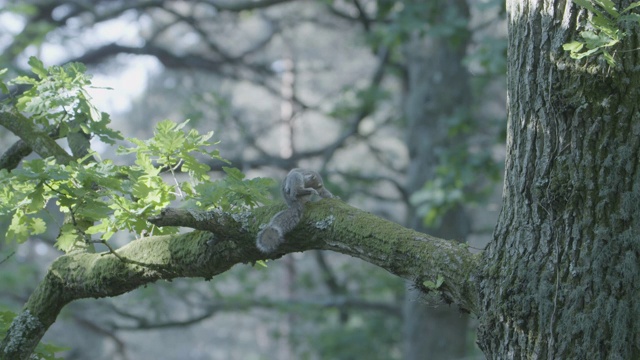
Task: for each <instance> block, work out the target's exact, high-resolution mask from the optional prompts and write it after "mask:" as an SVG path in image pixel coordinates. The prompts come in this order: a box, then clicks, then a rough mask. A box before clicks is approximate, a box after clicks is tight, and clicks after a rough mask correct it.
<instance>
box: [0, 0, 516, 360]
mask: <svg viewBox="0 0 640 360" xmlns="http://www.w3.org/2000/svg"><path fill="white" fill-rule="evenodd" d="M0 4H1V7H0V48H1V49H2V51H1V52H0V68H8V69H9V71H8V74H6V75H7V77H14V76H18V75H27V74H28V69H29V64H28V60H29V57H30V56H37V57H38V58H40V59H41V60H42V61H43V62H44V64H45V65H47V66H48V65H62V64H65V63H68V62H72V61H77V62H82V63H84V64H85V65H86V66H87V69H88V73H89V74H93V85H94V86H96V88H91V89H88V90H87V96H89V97H91V98H92V101H93V103H94V104H96V105H97V107H98V108H99V110H100V111H104V112H106V113H108V114H110V117H111V121H112V125H113V127H114V128H115V129H116V130H118V131H120V132H122V134H123V135H124V136H125V137H138V138H140V139H147V138H149V137H150V136H151V132H152V130H153V128H154V127H155V126H156V124H158V123H160V122H161V121H162V120H164V119H171V120H173V121H176V122H182V121H184V120H185V119H190V122H189V124H188V126H193V127H194V128H196V129H198V130H199V131H200V133H202V134H205V133H208V132H210V131H214V132H215V135H214V138H213V140H214V141H220V143H219V144H218V145H217V147H218V149H219V150H220V154H221V156H222V157H224V158H226V159H229V160H230V161H231V165H232V166H234V167H237V168H239V169H241V170H242V171H243V172H244V173H245V174H247V176H248V177H249V178H253V177H257V176H262V177H273V178H275V179H276V180H278V181H280V180H281V179H282V178H283V177H284V175H285V174H286V173H287V172H288V170H289V169H291V168H293V167H307V168H311V169H314V170H317V171H319V172H320V173H321V174H322V175H323V177H324V178H325V182H326V185H327V187H328V188H329V189H330V190H331V191H332V192H333V193H334V194H336V195H338V196H340V197H341V198H342V199H343V200H344V201H347V202H348V203H350V204H352V205H354V206H357V207H359V208H362V209H366V210H368V211H371V212H372V213H375V214H377V215H379V216H382V217H385V218H388V219H391V220H393V221H396V222H399V223H402V224H405V225H407V226H411V227H414V228H417V229H419V230H422V231H427V232H429V233H433V234H436V235H439V236H443V237H447V238H455V239H457V240H460V241H467V242H468V243H469V244H470V246H471V248H476V249H481V248H482V247H483V246H484V243H485V242H486V241H487V240H488V238H489V237H490V236H491V231H492V226H493V224H495V218H496V217H497V212H498V206H497V205H496V204H497V203H499V201H498V200H497V199H498V198H499V196H500V189H499V187H498V186H499V185H498V184H499V183H500V182H499V180H500V177H501V174H502V170H501V163H502V159H503V157H504V150H503V147H504V146H503V142H504V131H505V129H504V126H505V125H504V124H505V122H504V118H505V110H504V102H505V101H504V99H505V90H504V75H505V55H506V42H505V34H506V26H505V22H504V10H503V4H502V2H501V1H495V0H484V1H473V2H466V1H459V0H458V1H443V0H437V1H429V2H424V1H418V0H415V1H391V0H355V1H348V0H344V1H330V0H325V1H288V0H256V1H250V0H246V1H245V0H242V1H218V0H207V1H168V0H164V1H162V0H138V1H136V0H134V1H124V0H98V1H57V0H52V1H51V0H50V1H37V0H26V1H7V0H4V1H2V0H0ZM15 141H16V138H15V136H13V135H12V134H11V133H10V132H8V131H6V130H4V129H0V143H1V144H2V147H1V148H2V149H7V148H8V147H9V146H11V145H12V144H13V143H14V142H15ZM120 143H121V142H120ZM91 147H92V149H93V150H95V151H96V152H98V153H99V154H101V156H103V157H105V158H107V157H111V156H112V155H114V154H115V152H116V149H117V146H112V145H109V144H107V143H105V142H102V141H100V140H99V139H92V141H91ZM3 152H4V151H3ZM125 159H127V157H125ZM128 159H129V160H128V161H131V163H133V161H134V159H133V158H132V157H131V158H128ZM203 161H204V160H203ZM206 164H207V165H208V166H210V167H211V169H212V170H211V172H210V175H211V177H212V178H213V179H216V178H220V177H221V176H222V174H223V173H224V171H223V166H226V164H225V163H223V162H222V161H219V160H216V159H212V160H207V163H206ZM272 192H273V198H274V199H275V200H277V201H280V200H279V194H278V189H277V186H274V187H273V190H272ZM49 215H50V216H49V217H48V220H47V221H53V222H55V221H61V220H60V219H61V214H60V213H59V212H58V211H57V210H56V209H55V208H53V207H52V208H51V209H50V211H49ZM9 222H10V219H0V227H1V228H2V229H0V230H5V229H6V228H7V226H8V225H9ZM3 233H4V231H3ZM57 235H58V234H56V233H54V232H52V231H48V232H46V233H44V234H40V235H37V236H31V237H30V238H29V240H28V241H27V243H25V244H23V245H20V246H18V245H16V244H15V243H11V242H0V304H2V307H3V309H10V310H13V311H17V310H19V309H20V307H21V305H22V304H23V303H24V302H25V301H26V298H27V297H28V295H29V294H30V293H31V291H32V290H33V288H34V287H35V285H36V284H37V282H38V280H39V279H40V278H41V277H42V274H43V272H44V271H45V270H46V268H47V266H48V264H49V262H50V261H51V260H52V259H54V258H55V257H56V256H58V255H59V253H58V252H57V250H56V249H55V248H54V247H53V244H54V242H55V239H56V237H57ZM114 241H116V242H118V241H119V242H120V244H123V243H126V242H128V241H131V239H130V238H129V237H126V236H120V237H119V238H115V239H114ZM267 265H268V267H267V268H262V267H250V266H244V267H236V268H234V269H232V271H229V272H227V273H225V274H223V275H221V276H219V277H216V278H215V279H213V280H212V281H209V282H203V281H194V280H183V281H174V282H172V283H160V284H155V285H154V286H150V287H147V288H143V289H139V290H137V291H134V292H132V293H129V294H126V295H124V296H121V297H118V298H114V299H100V300H83V301H79V302H76V303H74V304H71V305H70V306H68V307H67V308H66V309H65V310H64V311H63V316H62V317H61V318H60V320H59V321H58V322H57V323H56V324H55V325H54V326H53V327H52V329H51V330H50V331H49V332H48V333H47V335H46V336H45V341H46V342H52V343H55V344H59V345H63V346H66V347H68V348H69V350H68V351H66V352H64V353H63V356H64V358H66V359H88V358H91V359H146V358H159V359H358V358H366V359H412V358H428V359H456V358H458V359H463V358H464V359H475V358H478V359H479V358H482V355H481V354H480V352H479V351H477V350H476V349H475V347H474V341H473V337H472V335H471V334H473V331H472V329H473V327H474V326H475V324H474V320H473V319H466V318H465V315H462V314H459V312H458V311H457V309H450V308H449V307H448V306H447V305H443V304H441V303H440V302H439V301H438V299H425V298H423V297H418V298H416V297H415V294H412V292H411V290H412V289H411V285H406V284H404V283H403V282H402V281H401V280H399V279H397V278H395V277H393V276H391V275H389V274H387V273H385V272H384V271H382V270H380V269H377V268H373V267H372V266H369V265H368V264H365V263H362V262H361V261H357V260H354V259H350V258H346V257H344V256H340V255H338V254H333V253H324V252H309V253H303V254H291V255H288V256H287V257H285V258H283V259H282V260H280V261H277V262H269V263H268V264H267ZM444 313H446V316H445V315H443V314H444ZM451 319H454V320H453V321H452V320H451ZM425 324H430V325H431V327H426V328H425V327H424V325H425Z"/></svg>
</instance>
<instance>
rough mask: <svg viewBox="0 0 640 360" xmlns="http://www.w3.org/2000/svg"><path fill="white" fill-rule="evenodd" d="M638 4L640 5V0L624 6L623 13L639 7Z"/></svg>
mask: <svg viewBox="0 0 640 360" xmlns="http://www.w3.org/2000/svg"><path fill="white" fill-rule="evenodd" d="M638 6H640V1H636V2H634V3H632V4H631V5H629V6H627V7H626V8H624V10H622V12H623V13H625V12H627V11H630V10H633V9H635V8H637V7H638Z"/></svg>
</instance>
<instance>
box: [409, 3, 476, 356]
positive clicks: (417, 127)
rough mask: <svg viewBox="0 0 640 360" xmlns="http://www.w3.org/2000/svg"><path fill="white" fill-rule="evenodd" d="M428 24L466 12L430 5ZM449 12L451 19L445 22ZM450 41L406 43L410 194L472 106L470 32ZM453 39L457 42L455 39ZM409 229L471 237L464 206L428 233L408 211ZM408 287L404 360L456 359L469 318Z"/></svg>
mask: <svg viewBox="0 0 640 360" xmlns="http://www.w3.org/2000/svg"><path fill="white" fill-rule="evenodd" d="M431 6H432V9H430V10H431V11H430V14H432V16H433V17H434V18H433V19H430V20H429V24H430V25H432V27H433V28H435V27H443V26H452V25H447V24H445V23H443V20H442V19H445V18H446V19H451V18H458V19H462V20H463V21H462V24H466V23H467V22H468V19H469V10H468V6H467V3H466V2H465V1H453V2H447V1H438V2H434V3H433V4H432V5H431ZM445 12H448V13H449V15H450V16H443V14H444V13H445ZM454 30H455V31H454V32H453V33H454V36H438V35H436V34H432V33H429V32H427V34H426V35H425V36H417V35H416V36H415V37H414V38H413V39H412V40H411V41H409V42H408V43H407V45H406V46H405V49H404V54H405V57H406V61H407V84H406V93H405V98H406V100H405V117H406V119H407V123H408V126H407V146H408V148H409V156H410V164H409V170H408V172H407V191H408V193H409V194H411V193H414V192H415V191H418V190H420V189H421V188H422V187H423V186H424V184H425V183H426V182H427V181H430V180H433V179H434V177H435V176H436V169H437V167H438V166H439V165H442V164H440V157H439V153H442V152H445V151H453V150H452V149H451V148H452V147H454V146H455V145H458V144H457V143H456V141H457V142H462V141H463V140H462V139H461V138H459V137H458V138H456V139H451V137H450V136H449V132H450V126H451V125H450V122H449V120H450V119H451V118H452V117H454V116H460V113H461V112H462V113H465V114H466V113H468V108H469V106H470V98H471V95H470V87H469V75H468V72H467V69H466V68H465V67H464V65H463V59H464V57H465V55H466V50H467V46H468V31H467V29H466V27H465V28H455V29H454ZM454 37H455V38H454ZM407 217H408V221H407V226H408V227H410V228H413V229H416V230H418V231H422V232H426V233H429V234H433V235H435V236H438V237H442V238H445V239H455V240H458V241H465V239H466V237H467V236H468V235H469V218H468V215H467V214H466V212H465V211H464V209H463V207H462V206H457V207H455V208H454V209H452V210H451V211H449V212H448V213H447V214H445V215H444V216H443V220H442V221H441V225H440V226H436V227H432V228H428V227H426V226H425V225H424V222H423V220H422V218H423V216H422V215H420V214H417V213H416V209H415V208H411V209H410V210H409V213H408V216H407ZM413 286H414V285H412V284H408V285H407V298H406V300H405V305H404V318H405V326H404V327H405V329H404V330H405V337H404V339H405V340H404V341H405V346H404V350H405V351H404V358H405V359H416V360H417V359H425V358H429V359H456V358H461V357H463V356H464V355H465V351H466V350H467V340H466V339H467V336H466V335H467V332H468V316H467V315H466V314H463V313H461V312H460V311H459V310H458V309H457V308H455V307H450V306H447V305H446V304H438V305H434V304H433V303H431V302H429V301H427V299H425V298H424V296H423V295H421V294H420V292H419V291H418V290H416V289H413Z"/></svg>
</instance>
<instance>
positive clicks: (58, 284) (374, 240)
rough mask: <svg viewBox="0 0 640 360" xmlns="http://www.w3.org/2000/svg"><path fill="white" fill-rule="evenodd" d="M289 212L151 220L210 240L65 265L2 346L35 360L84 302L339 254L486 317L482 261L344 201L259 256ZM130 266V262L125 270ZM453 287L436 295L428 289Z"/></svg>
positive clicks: (177, 214)
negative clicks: (479, 282)
mask: <svg viewBox="0 0 640 360" xmlns="http://www.w3.org/2000/svg"><path fill="white" fill-rule="evenodd" d="M281 208H282V205H280V206H269V207H263V208H259V209H255V210H253V211H252V212H246V213H243V214H235V215H232V214H226V213H221V212H211V211H210V212H199V211H193V210H183V209H168V210H167V211H165V213H164V214H163V215H160V216H158V217H155V218H153V219H150V221H151V222H153V223H154V224H156V225H159V226H169V225H175V226H185V225H186V226H190V227H193V228H196V229H207V230H209V231H193V232H190V233H187V234H182V235H167V236H153V237H147V238H143V239H140V240H136V241H133V242H131V243H129V244H127V245H126V246H124V247H122V248H120V249H118V250H116V251H117V253H118V254H119V257H116V256H115V255H114V254H110V253H102V254H95V253H74V254H67V255H64V256H61V257H59V258H58V259H57V260H55V261H54V263H53V264H52V265H51V267H50V269H49V271H48V273H47V274H46V276H45V278H44V279H43V280H42V282H41V283H40V284H39V285H38V287H37V288H36V290H35V291H34V292H33V294H32V295H31V297H30V298H29V300H28V301H27V303H26V305H25V307H24V311H23V313H22V314H20V315H19V316H18V317H16V318H15V320H14V322H13V323H12V325H11V327H10V329H9V331H8V332H7V336H6V337H5V339H4V340H3V342H2V343H1V344H0V353H1V354H3V355H5V356H6V358H10V359H26V358H28V357H29V354H31V352H32V351H33V349H34V348H35V346H36V345H37V344H38V342H39V340H40V339H41V338H42V336H43V335H44V333H45V332H46V330H47V329H48V328H49V326H51V324H53V322H54V321H55V320H56V318H57V316H58V314H59V312H60V311H61V309H62V308H63V307H64V306H65V305H66V304H68V303H69V302H71V301H74V300H77V299H82V298H89V297H93V298H100V297H110V296H117V295H121V294H123V293H126V292H128V291H131V290H133V289H136V288H138V287H140V286H144V285H146V284H149V283H153V282H155V281H157V280H160V279H165V280H171V279H174V278H177V277H203V278H205V279H211V278H212V277H214V276H216V275H218V274H221V273H223V272H225V271H227V270H229V269H230V268H231V267H232V266H234V265H237V264H241V263H242V264H247V263H254V262H256V261H258V260H262V259H265V258H269V259H277V258H280V257H282V256H283V255H285V254H286V253H291V252H298V251H306V250H312V249H322V250H333V251H337V252H340V253H343V254H347V255H351V256H354V257H358V258H361V259H363V260H365V261H368V262H370V263H372V264H374V265H378V266H380V267H382V268H384V269H386V270H388V271H389V272H391V273H393V274H396V275H398V276H400V277H402V278H405V279H409V280H411V281H414V282H415V284H416V285H417V286H418V287H419V288H421V289H423V290H425V291H426V290H432V291H437V292H438V293H439V294H440V295H442V296H443V297H444V298H445V299H447V300H449V301H451V302H454V303H456V304H457V305H459V306H460V307H461V308H463V309H465V310H468V311H472V312H473V311H475V310H476V308H477V295H476V280H475V274H476V272H477V269H478V265H479V258H478V257H477V256H474V255H472V254H471V253H470V252H469V251H468V250H467V249H466V247H462V246H460V245H458V244H457V243H455V242H452V241H447V240H443V239H438V238H434V237H432V236H429V235H426V234H421V233H418V232H416V231H413V230H410V229H407V228H404V227H402V226H400V225H398V224H395V223H392V222H389V221H386V220H383V219H381V218H378V217H376V216H374V215H371V214H369V213H367V212H364V211H362V210H359V209H356V208H354V207H351V206H349V205H347V204H345V203H343V202H341V201H339V200H334V199H326V200H322V201H320V202H318V203H313V204H308V205H307V208H306V209H305V216H304V217H303V219H302V221H301V223H300V225H299V226H298V227H297V228H296V229H295V230H294V231H292V232H291V233H290V234H288V235H287V241H286V242H285V243H284V244H283V245H282V246H281V247H280V248H279V249H278V250H277V251H276V252H275V253H273V254H269V255H265V254H263V253H261V252H259V251H258V249H257V248H256V246H255V237H256V234H257V233H258V231H259V225H260V224H262V223H266V222H268V219H269V218H270V217H271V216H273V214H275V213H276V212H277V211H278V210H281ZM120 258H123V259H127V261H122V260H120ZM438 278H443V279H444V282H442V284H441V285H440V286H439V287H438V288H436V289H426V288H425V287H424V286H422V283H423V282H424V281H426V280H430V281H433V282H435V281H436V279H438Z"/></svg>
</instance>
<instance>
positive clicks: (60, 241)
mask: <svg viewBox="0 0 640 360" xmlns="http://www.w3.org/2000/svg"><path fill="white" fill-rule="evenodd" d="M77 241H82V236H81V235H80V234H79V233H78V231H77V230H76V229H75V227H73V225H72V224H65V225H63V226H62V228H60V235H59V236H58V238H57V239H56V243H55V246H56V248H58V249H60V250H62V251H64V252H69V250H71V249H73V247H74V246H75V244H76V242H77Z"/></svg>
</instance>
